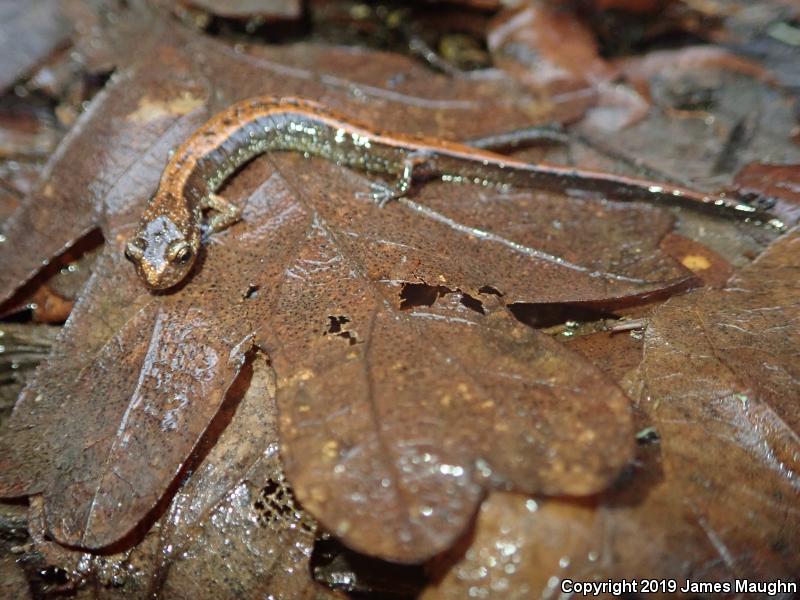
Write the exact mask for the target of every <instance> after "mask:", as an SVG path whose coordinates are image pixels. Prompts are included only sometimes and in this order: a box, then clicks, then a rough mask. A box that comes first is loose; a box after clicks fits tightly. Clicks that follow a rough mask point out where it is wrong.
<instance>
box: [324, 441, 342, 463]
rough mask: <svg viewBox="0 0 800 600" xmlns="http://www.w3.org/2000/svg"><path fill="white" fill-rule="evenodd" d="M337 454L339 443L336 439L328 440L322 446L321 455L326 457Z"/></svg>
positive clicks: (333, 456)
mask: <svg viewBox="0 0 800 600" xmlns="http://www.w3.org/2000/svg"><path fill="white" fill-rule="evenodd" d="M338 454H339V444H338V443H337V442H336V440H329V441H327V442H325V444H324V445H323V446H322V455H323V456H324V457H325V458H327V459H332V458H336V456H337V455H338Z"/></svg>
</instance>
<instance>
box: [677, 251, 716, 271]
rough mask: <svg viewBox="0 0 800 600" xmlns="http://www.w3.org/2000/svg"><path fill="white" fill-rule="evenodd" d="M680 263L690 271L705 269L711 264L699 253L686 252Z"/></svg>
mask: <svg viewBox="0 0 800 600" xmlns="http://www.w3.org/2000/svg"><path fill="white" fill-rule="evenodd" d="M681 263H682V264H683V266H684V267H686V268H687V269H689V270H690V271H705V270H706V269H708V268H709V267H710V266H711V261H709V260H708V259H707V258H706V257H705V256H701V255H700V254H687V255H686V256H684V257H683V259H682V260H681Z"/></svg>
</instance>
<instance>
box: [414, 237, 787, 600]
mask: <svg viewBox="0 0 800 600" xmlns="http://www.w3.org/2000/svg"><path fill="white" fill-rule="evenodd" d="M799 247H800V230H798V229H797V228H795V229H794V230H793V231H791V232H789V233H787V234H786V235H785V236H783V237H782V238H781V239H779V240H777V241H776V242H775V243H774V244H773V245H772V246H770V247H769V248H768V249H767V250H766V252H765V253H764V254H763V255H762V256H761V257H759V259H758V260H756V261H755V262H754V263H753V264H752V265H750V266H748V267H745V268H744V269H742V270H740V271H739V272H738V273H737V274H736V275H734V277H733V278H732V279H731V280H730V282H729V283H728V285H727V286H726V287H725V288H724V289H721V290H714V289H703V290H698V291H694V292H692V293H690V294H686V295H684V296H680V297H675V298H672V299H670V300H669V301H667V302H666V303H665V304H664V305H663V306H661V307H659V308H657V309H656V310H655V312H654V313H653V315H652V318H651V319H650V324H649V326H648V328H647V331H646V334H645V345H644V354H643V360H642V363H641V366H640V367H639V370H638V373H632V372H631V370H630V369H629V368H625V369H622V370H615V373H616V375H617V377H619V378H620V379H621V381H622V382H623V383H625V381H626V380H627V383H625V387H626V388H628V389H629V390H631V392H632V393H633V394H634V397H636V398H637V399H638V402H637V404H636V406H635V416H636V422H637V426H642V427H643V429H642V431H644V426H645V425H647V427H646V428H647V429H650V430H651V434H650V435H647V436H644V435H643V436H640V446H639V452H638V453H637V454H638V456H637V461H636V465H637V466H636V467H635V468H634V469H633V470H632V472H631V473H630V474H629V477H628V478H625V479H623V480H622V481H620V482H619V484H618V486H617V487H616V488H614V489H612V490H611V491H609V492H607V493H605V494H603V495H601V496H598V497H595V498H593V499H591V500H590V501H588V502H583V503H579V504H576V503H575V502H570V501H561V500H544V501H541V500H539V499H536V500H533V499H530V498H525V497H520V496H513V495H501V494H492V495H491V496H490V497H489V499H488V500H487V501H486V502H485V503H484V505H483V508H482V510H481V512H480V513H479V516H478V521H477V525H476V533H475V538H474V541H473V542H472V543H471V544H470V545H469V547H468V548H467V550H466V551H465V553H464V555H463V558H461V559H460V560H459V561H457V562H456V563H455V565H453V567H452V568H451V569H450V570H449V571H448V572H447V573H446V574H445V575H444V576H443V577H442V579H441V581H440V583H438V584H437V585H436V586H433V587H431V588H430V589H429V590H428V591H427V592H426V594H424V595H423V597H424V598H426V599H428V600H430V599H433V598H436V599H443V598H463V597H464V596H465V595H467V593H469V594H470V595H474V596H477V597H479V596H481V595H485V596H486V597H489V596H490V595H491V594H492V593H495V592H497V591H498V590H501V591H502V593H503V597H504V598H506V597H507V598H523V597H531V596H538V595H542V594H551V593H553V594H554V593H558V592H559V591H561V589H560V586H561V583H562V582H563V581H565V580H567V579H570V580H572V581H597V582H605V581H607V580H609V579H611V580H614V581H617V582H619V581H620V580H621V579H627V580H630V579H642V578H644V579H656V580H659V581H660V580H662V579H674V580H676V582H677V583H678V585H683V583H684V582H685V581H686V580H690V581H694V582H698V581H704V582H728V583H729V584H730V585H731V590H734V581H735V580H744V579H747V580H749V581H751V582H752V581H770V582H774V581H776V580H779V579H780V580H782V581H783V582H791V581H794V578H795V576H796V574H797V572H798V568H799V567H800V565H799V564H798V557H800V547H799V546H798V539H800V536H798V532H800V512H798V509H797V506H798V496H800V492H799V491H798V476H797V473H798V467H800V464H799V463H798V457H800V444H798V437H797V431H798V425H800V413H798V410H797V399H798V398H800V384H799V383H798V382H800V376H798V375H799V374H798V367H799V366H800V361H799V360H798V347H800V345H799V343H800V339H798V334H797V331H798V329H797V327H796V322H797V321H798V318H800V294H799V293H798V281H800V278H798V269H800V262H799V259H800V252H798V248H799ZM596 348H599V347H596ZM615 352H616V350H611V351H609V352H608V354H609V356H613V355H614V354H615ZM599 361H600V364H609V363H608V359H603V358H602V357H600V358H599ZM506 552H507V553H508V554H506ZM505 565H509V568H508V569H506V568H504V567H505ZM609 591H610V590H609ZM689 595H690V596H691V595H692V594H689ZM764 597H766V596H764Z"/></svg>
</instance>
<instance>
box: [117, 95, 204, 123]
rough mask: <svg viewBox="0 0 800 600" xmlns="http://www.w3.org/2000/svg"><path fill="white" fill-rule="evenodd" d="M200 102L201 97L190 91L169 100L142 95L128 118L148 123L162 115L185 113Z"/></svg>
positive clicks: (162, 116) (201, 101)
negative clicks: (137, 105)
mask: <svg viewBox="0 0 800 600" xmlns="http://www.w3.org/2000/svg"><path fill="white" fill-rule="evenodd" d="M202 104H203V99H202V98H198V97H196V96H193V95H192V94H191V93H190V92H182V93H181V95H180V96H178V97H177V98H172V99H170V100H160V99H159V100H155V99H153V98H151V97H150V96H144V97H143V98H141V99H140V100H139V107H138V108H137V109H136V110H135V111H133V112H132V113H130V114H129V115H128V120H129V121H133V122H134V123H149V122H151V121H155V120H157V119H163V118H164V117H171V116H180V115H185V114H186V113H189V112H192V111H193V110H194V109H195V108H197V107H198V106H202Z"/></svg>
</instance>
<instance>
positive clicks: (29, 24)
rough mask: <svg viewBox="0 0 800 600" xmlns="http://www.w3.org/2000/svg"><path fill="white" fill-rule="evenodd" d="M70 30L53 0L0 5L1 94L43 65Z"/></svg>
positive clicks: (64, 39) (33, 0) (64, 40)
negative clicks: (39, 65) (30, 71)
mask: <svg viewBox="0 0 800 600" xmlns="http://www.w3.org/2000/svg"><path fill="white" fill-rule="evenodd" d="M68 35H69V28H68V27H67V23H66V20H65V19H64V18H63V16H62V14H61V10H60V6H59V2H57V1H56V0H30V1H29V2H3V3H2V4H1V5H0V56H2V57H3V60H0V91H5V89H6V88H7V87H8V86H9V85H11V84H13V83H14V82H15V81H16V80H17V79H19V78H20V77H22V76H23V75H25V74H26V73H27V72H28V71H29V70H30V69H32V68H33V67H35V66H36V65H37V64H38V63H40V62H42V61H43V60H44V59H45V58H47V56H48V55H49V54H50V53H51V52H53V51H54V50H55V49H56V48H58V46H59V45H61V44H63V43H65V42H66V41H67V39H68Z"/></svg>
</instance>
